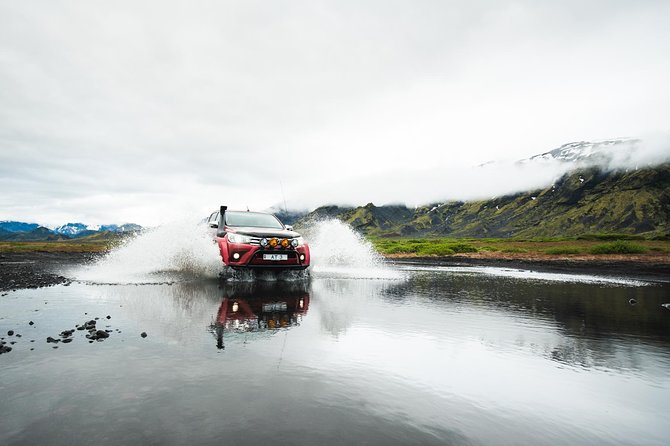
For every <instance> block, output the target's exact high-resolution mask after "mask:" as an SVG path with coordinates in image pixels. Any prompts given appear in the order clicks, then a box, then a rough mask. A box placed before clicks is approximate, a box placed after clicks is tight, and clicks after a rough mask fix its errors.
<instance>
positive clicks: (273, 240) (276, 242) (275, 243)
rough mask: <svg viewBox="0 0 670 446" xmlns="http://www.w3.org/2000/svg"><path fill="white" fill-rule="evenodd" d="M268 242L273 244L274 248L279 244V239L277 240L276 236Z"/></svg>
mask: <svg viewBox="0 0 670 446" xmlns="http://www.w3.org/2000/svg"><path fill="white" fill-rule="evenodd" d="M268 244H269V245H270V246H272V247H273V248H275V247H276V246H277V244H279V240H277V239H276V238H273V239H271V240H270V242H269V243H268Z"/></svg>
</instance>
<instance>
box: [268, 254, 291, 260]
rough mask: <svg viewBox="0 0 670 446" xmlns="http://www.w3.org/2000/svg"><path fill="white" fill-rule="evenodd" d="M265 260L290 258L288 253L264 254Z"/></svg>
mask: <svg viewBox="0 0 670 446" xmlns="http://www.w3.org/2000/svg"><path fill="white" fill-rule="evenodd" d="M263 260H288V254H263Z"/></svg>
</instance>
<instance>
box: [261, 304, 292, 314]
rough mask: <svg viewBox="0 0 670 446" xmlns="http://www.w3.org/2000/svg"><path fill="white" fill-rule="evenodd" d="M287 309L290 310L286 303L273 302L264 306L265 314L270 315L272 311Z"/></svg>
mask: <svg viewBox="0 0 670 446" xmlns="http://www.w3.org/2000/svg"><path fill="white" fill-rule="evenodd" d="M286 308H288V305H286V302H272V303H269V304H263V311H264V312H265V313H269V312H271V311H286Z"/></svg>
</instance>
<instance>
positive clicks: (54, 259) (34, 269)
mask: <svg viewBox="0 0 670 446" xmlns="http://www.w3.org/2000/svg"><path fill="white" fill-rule="evenodd" d="M99 255H100V254H94V253H80V252H25V253H24V252H6V253H0V292H1V293H3V294H5V293H7V292H9V291H15V290H19V289H23V288H41V287H46V286H53V285H59V284H69V283H70V279H68V278H67V277H64V276H62V275H61V271H63V270H64V269H67V268H70V267H73V266H76V265H82V264H84V263H87V262H90V261H92V260H94V259H95V258H97V257H99Z"/></svg>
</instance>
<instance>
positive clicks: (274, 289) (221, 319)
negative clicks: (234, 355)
mask: <svg viewBox="0 0 670 446" xmlns="http://www.w3.org/2000/svg"><path fill="white" fill-rule="evenodd" d="M308 308H309V289H308V283H306V282H288V283H283V282H279V283H278V282H269V283H263V282H260V283H258V282H250V283H248V282H243V283H233V284H230V283H227V284H226V285H224V287H223V301H222V302H221V306H220V307H219V311H218V313H217V315H216V319H215V320H214V322H213V323H212V325H211V326H210V329H211V330H212V333H214V335H215V336H216V347H217V348H219V349H223V348H225V346H224V342H223V337H224V334H226V333H228V334H232V335H234V334H235V333H249V332H268V331H272V330H279V329H288V328H290V327H294V326H298V325H300V323H301V322H302V319H303V317H305V315H306V314H307V310H308Z"/></svg>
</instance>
